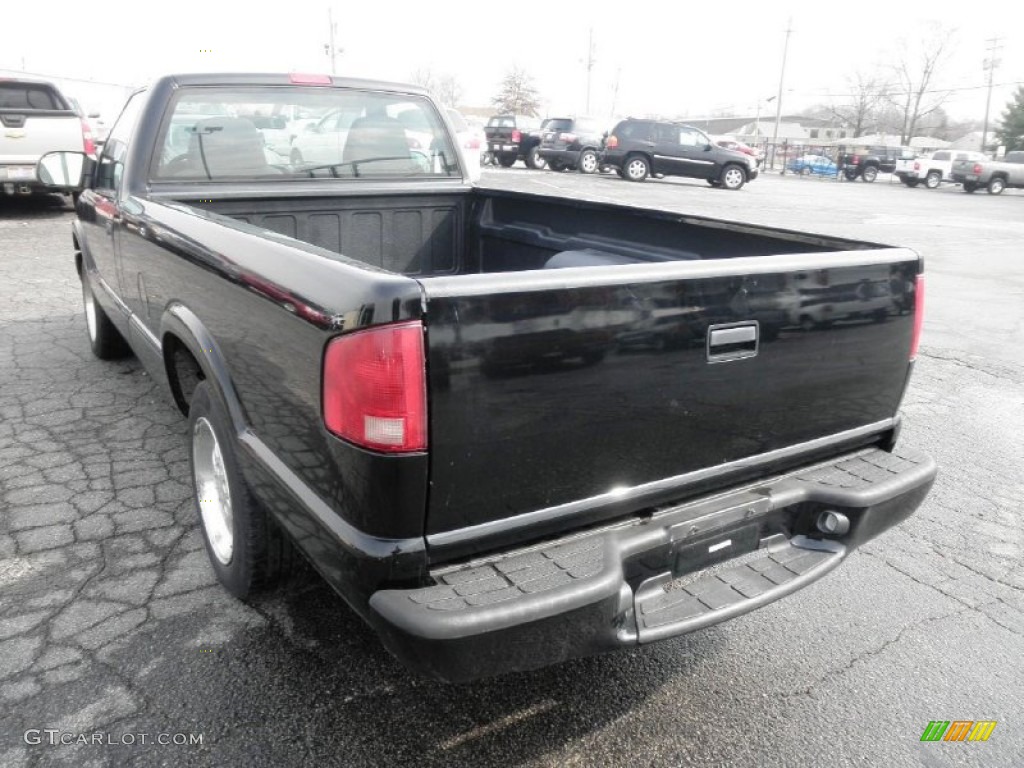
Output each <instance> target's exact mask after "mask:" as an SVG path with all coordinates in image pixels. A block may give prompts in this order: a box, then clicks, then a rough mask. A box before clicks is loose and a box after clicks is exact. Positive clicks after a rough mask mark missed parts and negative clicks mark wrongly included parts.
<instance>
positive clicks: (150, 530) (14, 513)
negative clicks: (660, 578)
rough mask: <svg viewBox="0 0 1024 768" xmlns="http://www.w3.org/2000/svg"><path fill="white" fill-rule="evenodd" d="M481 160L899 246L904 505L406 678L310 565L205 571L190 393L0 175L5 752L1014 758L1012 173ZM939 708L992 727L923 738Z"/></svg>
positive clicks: (568, 760)
mask: <svg viewBox="0 0 1024 768" xmlns="http://www.w3.org/2000/svg"><path fill="white" fill-rule="evenodd" d="M484 183H485V184H488V185H494V186H504V187H509V188H519V189H529V190H533V191H538V192H544V193H547V194H560V195H571V196H580V197H590V198H593V199H599V200H619V201H622V202H626V203H630V204H638V205H650V206H656V207H662V208H665V209H669V210H678V211H689V212H694V213H698V214H705V215H711V216H721V217H723V218H733V219H743V220H750V221H755V222H760V223H766V224H774V225H778V226H783V227H789V228H795V229H802V230H812V231H822V232H830V233H835V234H841V235H847V236H852V237H858V238H862V239H866V240H873V241H878V242H891V243H894V244H898V245H909V246H911V247H914V248H916V249H918V250H919V251H920V252H921V253H922V254H924V256H925V258H926V263H927V267H926V268H927V274H928V277H927V280H928V292H927V303H928V310H927V320H926V324H925V336H924V342H923V347H922V355H921V357H920V359H919V361H918V363H917V365H916V370H915V373H914V378H913V381H912V384H911V387H910V390H909V392H908V394H907V397H906V400H905V402H904V406H903V411H904V414H905V426H904V430H903V435H902V438H901V440H902V441H905V442H906V443H907V444H908V445H913V446H916V447H919V448H921V449H923V450H925V451H928V452H930V453H931V454H932V455H934V456H935V458H936V460H937V461H938V464H939V467H940V474H939V477H938V480H937V481H936V484H935V487H934V490H933V491H932V493H931V495H930V496H929V497H928V499H927V500H926V501H925V503H924V505H923V506H922V508H921V509H920V510H919V511H918V513H917V514H916V515H915V516H914V517H913V518H911V519H910V520H909V521H908V522H907V523H905V524H904V525H902V526H900V527H899V528H897V529H895V530H893V531H890V532H889V533H887V534H886V535H884V536H883V537H882V538H880V539H877V540H875V541H874V542H872V543H870V544H869V545H867V546H865V547H863V548H862V549H861V550H859V551H858V552H856V553H854V554H853V555H852V556H851V557H850V558H848V560H847V561H846V563H845V564H843V565H842V566H841V567H840V568H839V569H838V570H837V571H836V572H834V573H833V574H831V575H829V576H828V577H827V578H825V579H823V580H822V581H819V582H817V583H816V584H814V585H812V586H811V587H809V588H807V589H805V590H803V591H801V592H799V593H797V594H795V595H793V596H790V597H788V598H786V599H785V600H782V601H780V602H777V603H774V604H772V605H770V606H768V607H767V608H765V609H763V610H760V611H757V612H755V613H753V614H750V615H747V616H744V617H741V618H739V619H736V620H734V621H731V622H728V623H726V624H723V625H720V626H717V627H714V628H712V629H710V630H706V631H703V632H700V633H697V634H693V635H689V636H685V637H682V638H677V639H674V640H671V641H668V642H664V643H660V644H656V645H654V646H651V647H647V648H644V649H642V650H637V651H630V652H624V653H618V654H613V655H609V656H603V657H599V658H593V659H585V660H581V661H576V662H572V663H568V664H564V665H561V666H558V667H554V668H550V669H546V670H541V671H539V672H534V673H529V674H518V675H510V676H507V677H503V678H498V679H495V680H488V681H482V682H478V683H474V684H469V685H462V686H450V685H444V684H438V683H434V682H431V681H427V680H423V679H420V678H418V677H416V676H414V675H412V674H410V673H407V672H406V671H405V670H404V669H403V668H402V667H400V666H399V665H398V664H397V663H396V662H395V661H393V660H392V659H391V658H390V657H389V656H388V654H387V653H386V652H385V651H384V650H383V649H382V648H381V646H380V645H379V643H378V642H377V640H376V638H375V636H374V635H373V633H371V632H370V631H369V630H368V629H366V628H365V627H364V626H363V625H362V624H361V622H360V621H359V620H358V619H357V618H356V617H355V616H354V614H352V613H351V612H350V611H349V610H348V609H347V607H346V606H345V604H344V603H343V601H342V600H341V599H339V598H338V597H336V596H335V595H334V594H333V593H332V592H330V590H329V589H328V588H326V587H325V586H324V585H323V584H322V583H321V582H320V581H319V579H318V578H317V577H316V576H314V575H310V574H302V575H300V576H298V577H297V578H295V579H293V580H292V581H290V582H289V583H288V584H287V585H285V586H283V587H282V588H280V589H279V590H277V591H275V592H273V593H271V594H269V595H266V596H265V597H263V598H261V599H260V600H259V601H258V602H256V603H254V604H251V605H247V604H243V603H240V602H238V601H236V600H234V599H233V598H231V597H230V596H229V595H228V594H227V593H226V592H224V591H223V590H221V589H220V588H219V587H218V586H217V585H216V584H215V582H214V578H213V575H212V572H211V570H210V567H209V564H208V562H207V558H206V554H205V552H204V551H203V548H202V542H201V540H200V535H199V530H198V521H197V516H196V513H195V511H194V509H193V508H192V504H191V502H190V499H189V496H190V488H189V483H188V474H187V472H188V471H187V457H186V452H185V421H184V419H183V418H182V417H181V416H180V415H179V414H178V413H177V411H176V410H175V409H174V408H173V406H172V405H171V403H170V402H169V400H168V398H167V397H166V396H165V395H164V394H163V392H161V391H159V390H158V388H157V387H155V386H154V385H153V383H152V382H151V381H150V379H149V378H148V377H147V376H146V375H145V374H144V373H143V371H142V369H141V367H140V365H139V364H138V363H137V362H136V361H135V360H134V359H129V360H127V361H122V362H116V363H104V362H101V361H99V360H96V359H94V358H93V357H92V356H91V354H90V352H89V349H88V345H87V341H86V332H85V323H84V319H83V316H82V312H81V298H80V291H79V284H78V280H77V277H76V275H75V271H74V266H73V262H72V254H71V248H70V245H71V243H70V221H71V217H72V214H71V213H70V212H69V211H68V210H66V208H64V207H63V206H62V201H61V199H60V198H56V197H55V198H52V200H49V201H30V202H23V201H17V202H12V201H10V200H2V199H0V329H2V333H0V766H4V768H7V767H8V766H10V767H12V768H13V767H14V766H122V765H125V766H150V765H168V766H205V765H211V766H212V765H216V766H246V767H248V766H291V765H339V766H350V765H351V766H381V765H404V764H416V765H445V766H448V765H474V766H482V765H517V766H520V765H521V766H621V765H637V766H683V765H741V766H748V765H779V766H825V765H828V766H833V765H836V766H838V765H864V766H866V765H870V766H874V765H891V766H914V765H920V766H945V765H950V766H953V765H956V766H959V765H978V766H1020V765H1024V674H1022V661H1021V660H1022V658H1024V561H1022V551H1024V532H1022V522H1021V521H1022V518H1021V505H1022V499H1024V259H1022V258H1021V245H1020V244H1021V243H1022V242H1024V195H1022V194H1020V193H1014V192H1008V193H1006V194H1004V195H1003V196H1001V197H999V198H993V197H990V196H988V195H984V194H977V195H973V196H967V195H963V194H961V193H960V192H958V191H957V190H956V189H953V188H943V189H939V190H935V191H929V190H922V189H917V190H909V189H905V188H902V187H900V186H899V185H886V184H884V183H881V182H879V183H876V184H874V185H868V184H863V183H860V182H858V183H852V184H848V183H833V182H828V181H821V180H817V179H792V178H779V177H778V176H773V175H769V174H766V175H764V176H763V177H762V178H761V179H759V180H757V181H756V182H754V183H752V184H750V185H748V187H746V188H745V189H744V190H742V191H740V192H739V193H728V192H723V191H719V190H711V189H708V188H707V187H706V186H705V185H704V184H703V183H700V184H697V183H689V182H681V181H667V180H666V181H651V182H648V183H646V184H629V183H626V182H623V181H620V180H618V179H612V178H605V177H580V176H578V175H574V174H554V173H540V172H529V171H525V170H520V169H512V170H508V171H491V172H488V173H486V175H485V181H484ZM930 720H996V721H998V725H997V727H996V728H995V730H994V731H993V733H992V735H991V737H990V739H989V740H988V741H987V742H984V743H941V742H940V743H922V742H920V741H919V739H920V736H921V734H922V731H923V730H924V728H925V726H926V725H927V724H928V722H929V721H930ZM45 729H50V730H51V731H53V732H55V733H56V734H57V741H58V742H59V741H60V739H61V738H62V737H63V738H65V739H68V738H69V737H68V736H66V735H68V734H69V735H71V736H72V737H76V738H75V740H76V741H78V739H77V737H78V736H79V735H82V734H84V735H86V736H87V738H86V741H88V742H89V743H74V744H66V745H62V744H60V743H57V744H51V743H50V742H49V741H48V740H47V739H48V737H47V734H46V733H45ZM26 732H29V735H28V737H26ZM93 734H98V735H99V737H100V739H101V742H102V743H92V742H91V739H92V738H94V737H93ZM143 735H144V736H145V737H146V738H145V739H143V741H145V742H146V743H140V737H141V736H143ZM161 735H162V736H164V737H165V738H166V739H167V740H170V741H172V743H170V744H159V743H155V742H156V740H157V738H158V737H160V736H161ZM197 735H198V736H199V737H200V739H201V743H195V739H196V736H197ZM128 737H131V739H130V741H133V742H134V743H124V742H127V741H129V738H128ZM179 737H180V738H179ZM175 739H178V741H182V740H184V741H185V742H186V743H174V740H175ZM36 740H38V742H39V743H29V742H33V741H36ZM190 741H191V743H189V742H190Z"/></svg>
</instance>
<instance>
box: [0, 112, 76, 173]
mask: <svg viewBox="0 0 1024 768" xmlns="http://www.w3.org/2000/svg"><path fill="white" fill-rule="evenodd" d="M0 121H2V123H3V126H2V129H0V164H14V163H18V164H27V165H35V164H36V162H37V161H38V160H39V157H40V155H43V154H45V153H47V152H57V151H60V150H65V151H74V152H81V151H82V147H83V144H82V121H81V120H80V119H79V117H78V116H77V115H75V114H74V113H71V112H69V113H67V114H63V115H45V116H42V115H33V114H32V113H31V112H28V113H26V112H24V111H22V112H18V111H17V110H0Z"/></svg>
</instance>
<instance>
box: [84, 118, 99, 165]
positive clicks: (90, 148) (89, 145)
mask: <svg viewBox="0 0 1024 768" xmlns="http://www.w3.org/2000/svg"><path fill="white" fill-rule="evenodd" d="M82 149H83V150H84V151H85V154H87V155H89V156H90V157H92V156H94V155H95V154H96V142H95V141H93V140H92V128H90V127H89V123H87V122H86V121H85V120H82Z"/></svg>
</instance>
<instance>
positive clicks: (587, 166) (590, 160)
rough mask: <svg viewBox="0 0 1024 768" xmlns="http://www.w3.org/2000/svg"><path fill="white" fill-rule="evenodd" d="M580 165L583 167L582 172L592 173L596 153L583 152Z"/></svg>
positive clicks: (595, 165)
mask: <svg viewBox="0 0 1024 768" xmlns="http://www.w3.org/2000/svg"><path fill="white" fill-rule="evenodd" d="M580 166H581V167H582V168H583V172H584V173H593V172H594V171H596V170H597V155H595V154H593V153H592V152H588V153H586V154H584V155H583V160H582V161H580Z"/></svg>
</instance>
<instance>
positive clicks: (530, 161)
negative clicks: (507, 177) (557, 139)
mask: <svg viewBox="0 0 1024 768" xmlns="http://www.w3.org/2000/svg"><path fill="white" fill-rule="evenodd" d="M526 167H527V168H532V169H533V170H535V171H542V170H544V168H546V167H547V161H545V160H544V158H543V157H541V156H540V146H536V147H531V148H530V151H529V152H527V153H526Z"/></svg>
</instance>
